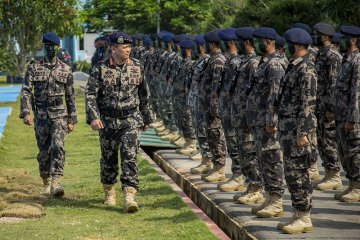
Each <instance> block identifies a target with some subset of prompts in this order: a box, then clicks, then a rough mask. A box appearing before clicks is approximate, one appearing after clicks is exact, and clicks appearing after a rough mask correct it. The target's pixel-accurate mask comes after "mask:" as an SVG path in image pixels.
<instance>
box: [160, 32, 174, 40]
mask: <svg viewBox="0 0 360 240" xmlns="http://www.w3.org/2000/svg"><path fill="white" fill-rule="evenodd" d="M172 38H173V34H172V33H169V32H166V33H165V34H164V36H163V37H162V40H163V41H164V42H171V41H172Z"/></svg>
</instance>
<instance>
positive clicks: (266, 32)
mask: <svg viewBox="0 0 360 240" xmlns="http://www.w3.org/2000/svg"><path fill="white" fill-rule="evenodd" d="M253 36H254V37H258V38H265V39H270V40H276V37H277V32H276V30H275V29H273V28H269V27H261V28H258V29H256V30H255V32H254V33H253Z"/></svg>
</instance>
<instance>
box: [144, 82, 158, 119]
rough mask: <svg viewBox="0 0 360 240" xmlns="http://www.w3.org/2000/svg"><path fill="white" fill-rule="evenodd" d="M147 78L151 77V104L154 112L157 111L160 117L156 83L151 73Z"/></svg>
mask: <svg viewBox="0 0 360 240" xmlns="http://www.w3.org/2000/svg"><path fill="white" fill-rule="evenodd" d="M147 79H151V80H150V81H149V90H150V97H149V105H150V107H151V108H152V110H153V112H154V113H156V116H159V117H160V114H159V99H158V96H157V94H156V85H155V83H154V82H153V81H154V80H153V77H151V75H149V76H148V78H147Z"/></svg>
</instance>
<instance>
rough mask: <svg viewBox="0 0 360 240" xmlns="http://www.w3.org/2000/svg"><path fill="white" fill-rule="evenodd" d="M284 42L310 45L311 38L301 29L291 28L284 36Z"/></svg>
mask: <svg viewBox="0 0 360 240" xmlns="http://www.w3.org/2000/svg"><path fill="white" fill-rule="evenodd" d="M284 38H285V39H286V41H288V42H290V43H294V44H302V45H310V44H311V43H312V38H311V36H310V34H309V33H308V32H307V31H305V30H304V29H302V28H292V29H290V30H287V31H286V32H285V34H284Z"/></svg>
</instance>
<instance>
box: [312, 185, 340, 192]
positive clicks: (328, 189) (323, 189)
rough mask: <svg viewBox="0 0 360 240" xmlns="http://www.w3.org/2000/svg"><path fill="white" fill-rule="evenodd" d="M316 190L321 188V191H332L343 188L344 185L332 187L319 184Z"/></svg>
mask: <svg viewBox="0 0 360 240" xmlns="http://www.w3.org/2000/svg"><path fill="white" fill-rule="evenodd" d="M314 188H315V189H316V190H320V191H332V190H341V189H342V188H343V187H342V186H340V187H339V186H336V187H332V188H319V187H318V186H317V185H316V186H315V187H314Z"/></svg>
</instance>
